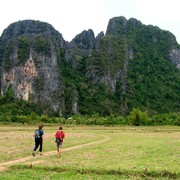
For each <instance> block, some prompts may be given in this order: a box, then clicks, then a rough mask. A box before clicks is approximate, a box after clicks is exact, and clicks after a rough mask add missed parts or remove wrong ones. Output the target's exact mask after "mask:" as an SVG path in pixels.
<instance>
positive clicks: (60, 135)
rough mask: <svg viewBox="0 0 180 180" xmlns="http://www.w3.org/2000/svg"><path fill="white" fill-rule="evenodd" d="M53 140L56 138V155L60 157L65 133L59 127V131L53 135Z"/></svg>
mask: <svg viewBox="0 0 180 180" xmlns="http://www.w3.org/2000/svg"><path fill="white" fill-rule="evenodd" d="M55 138H56V141H55V142H56V145H57V153H58V157H61V149H62V146H63V141H64V138H65V133H64V132H63V128H62V127H59V130H58V131H57V132H56V134H55Z"/></svg>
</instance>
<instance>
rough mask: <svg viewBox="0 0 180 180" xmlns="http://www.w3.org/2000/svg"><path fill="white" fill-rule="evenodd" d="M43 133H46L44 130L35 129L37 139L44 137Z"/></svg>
mask: <svg viewBox="0 0 180 180" xmlns="http://www.w3.org/2000/svg"><path fill="white" fill-rule="evenodd" d="M36 132H37V135H36ZM43 135H44V131H43V130H42V129H36V130H35V139H42V136H43Z"/></svg>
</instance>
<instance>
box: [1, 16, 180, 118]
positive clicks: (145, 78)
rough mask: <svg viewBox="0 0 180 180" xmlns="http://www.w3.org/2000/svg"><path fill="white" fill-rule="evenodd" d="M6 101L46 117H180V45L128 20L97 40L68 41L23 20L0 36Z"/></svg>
mask: <svg viewBox="0 0 180 180" xmlns="http://www.w3.org/2000/svg"><path fill="white" fill-rule="evenodd" d="M0 70H1V77H0V89H1V95H4V94H5V93H6V92H7V91H9V90H12V91H13V93H14V96H15V98H19V99H23V100H26V101H28V102H30V103H35V104H39V106H40V107H41V108H42V109H43V111H44V112H45V113H47V114H52V113H57V114H59V115H63V116H64V115H71V114H82V115H83V114H96V113H98V114H100V115H109V114H123V115H125V114H127V113H128V112H129V111H131V110H132V108H133V107H134V108H137V107H139V108H141V109H143V110H147V111H148V112H149V113H151V114H154V113H168V112H179V111H180V45H179V44H178V43H177V41H176V38H175V36H174V35H173V34H172V33H170V32H168V31H164V30H161V29H160V28H158V27H156V26H152V25H149V26H146V25H144V24H142V23H141V22H140V21H138V20H136V19H134V18H131V19H129V20H127V19H126V18H125V17H114V18H112V19H110V20H109V23H108V26H107V31H106V32H105V33H103V32H100V33H99V34H98V35H97V37H95V36H94V32H93V30H91V29H89V30H87V31H86V30H84V31H83V32H81V33H80V34H78V35H76V36H75V37H74V39H73V40H72V41H71V42H66V41H65V40H64V39H63V36H62V35H61V33H59V32H58V31H56V30H55V29H54V28H53V27H52V26H51V25H50V24H48V23H45V22H40V21H34V20H24V21H19V22H15V23H12V24H10V25H9V26H8V27H7V29H5V30H4V31H3V34H2V36H1V37H0Z"/></svg>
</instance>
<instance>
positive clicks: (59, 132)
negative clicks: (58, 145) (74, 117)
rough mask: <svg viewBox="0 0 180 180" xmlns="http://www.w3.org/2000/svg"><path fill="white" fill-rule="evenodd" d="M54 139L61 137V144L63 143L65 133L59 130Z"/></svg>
mask: <svg viewBox="0 0 180 180" xmlns="http://www.w3.org/2000/svg"><path fill="white" fill-rule="evenodd" d="M60 134H61V135H60ZM55 137H56V138H60V137H61V138H62V142H63V140H64V138H65V133H64V132H63V131H61V130H59V131H57V132H56V134H55Z"/></svg>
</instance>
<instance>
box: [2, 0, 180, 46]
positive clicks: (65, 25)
mask: <svg viewBox="0 0 180 180" xmlns="http://www.w3.org/2000/svg"><path fill="white" fill-rule="evenodd" d="M0 5H1V10H0V17H1V20H0V35H1V34H2V32H3V30H4V29H5V28H7V27H8V26H9V25H10V24H11V23H14V22H16V21H19V20H25V19H33V20H39V21H43V22H47V23H49V24H51V25H52V26H53V27H54V28H55V29H56V30H58V31H59V32H60V33H61V34H62V35H63V37H64V39H65V40H66V41H71V40H72V38H74V37H75V35H77V34H79V33H81V32H82V31H83V30H88V29H92V30H93V31H94V33H95V35H97V34H98V33H99V32H101V31H104V33H105V32H106V28H107V25H108V21H109V19H111V18H113V17H116V16H124V17H125V18H126V19H130V18H132V17H133V18H136V19H137V20H140V21H141V22H142V23H143V24H145V25H149V24H151V25H154V26H158V27H159V28H161V29H163V30H168V31H170V32H171V33H173V34H174V35H175V36H176V39H177V41H178V43H179V44H180V10H179V9H180V0H3V1H1V3H0Z"/></svg>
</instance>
